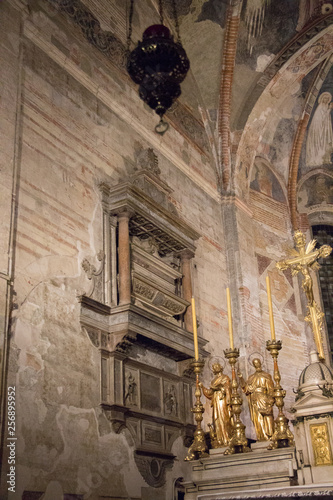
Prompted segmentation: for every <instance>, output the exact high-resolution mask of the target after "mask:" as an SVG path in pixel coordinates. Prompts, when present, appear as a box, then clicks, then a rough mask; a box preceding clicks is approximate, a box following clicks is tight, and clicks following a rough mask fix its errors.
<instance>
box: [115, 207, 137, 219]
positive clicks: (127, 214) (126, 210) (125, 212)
mask: <svg viewBox="0 0 333 500" xmlns="http://www.w3.org/2000/svg"><path fill="white" fill-rule="evenodd" d="M134 214H135V211H134V210H133V209H132V208H130V207H122V208H120V209H119V210H117V212H114V215H116V216H117V217H118V220H120V219H128V220H129V219H130V218H131V217H132V216H133V215H134Z"/></svg>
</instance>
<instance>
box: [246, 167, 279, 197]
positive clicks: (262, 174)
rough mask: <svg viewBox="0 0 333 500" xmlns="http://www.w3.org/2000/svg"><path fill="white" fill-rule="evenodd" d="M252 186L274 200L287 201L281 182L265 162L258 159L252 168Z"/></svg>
mask: <svg viewBox="0 0 333 500" xmlns="http://www.w3.org/2000/svg"><path fill="white" fill-rule="evenodd" d="M250 188H251V189H253V190H254V191H257V192H258V193H262V194H265V195H266V196H269V197H270V198H273V200H276V201H279V202H281V203H286V197H285V195H284V192H283V190H282V187H281V184H280V183H279V181H278V179H277V178H276V177H275V175H274V174H273V172H272V171H271V170H270V169H269V168H268V167H267V166H266V165H265V163H264V162H262V161H260V160H257V161H255V164H254V166H253V169H252V175H251V182H250Z"/></svg>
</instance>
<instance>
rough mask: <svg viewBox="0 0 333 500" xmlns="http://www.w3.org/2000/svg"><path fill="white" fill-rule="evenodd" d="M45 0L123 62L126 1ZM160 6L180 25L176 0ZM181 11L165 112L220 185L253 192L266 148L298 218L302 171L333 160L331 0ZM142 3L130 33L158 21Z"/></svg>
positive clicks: (196, 5) (211, 5)
mask: <svg viewBox="0 0 333 500" xmlns="http://www.w3.org/2000/svg"><path fill="white" fill-rule="evenodd" d="M48 1H49V2H50V3H52V4H53V5H55V6H57V8H59V9H60V10H61V11H62V12H64V14H66V15H67V16H69V17H70V18H71V19H72V20H73V21H74V22H75V23H76V24H77V25H78V26H79V27H80V29H81V30H82V32H83V34H84V36H85V37H86V38H87V39H88V40H89V41H90V43H92V44H93V45H94V46H95V47H96V48H98V49H99V50H100V51H102V52H103V53H105V55H106V56H107V57H108V58H110V60H111V61H112V63H113V64H115V65H116V66H117V67H118V68H119V69H120V70H121V71H122V72H124V71H125V64H126V25H127V26H128V19H127V18H128V13H129V5H130V3H129V2H127V3H126V2H125V3H124V5H123V6H120V5H119V4H117V3H114V4H113V3H111V4H110V3H108V2H105V1H104V0H100V1H98V2H95V1H94V2H93V1H92V0H82V1H80V0H74V1H72V2H68V1H67V0H48ZM164 7H165V9H164V10H165V12H164V24H165V25H166V26H167V27H168V28H169V29H170V30H171V33H173V34H175V26H174V25H173V21H172V17H173V5H172V2H170V1H165V6H164ZM137 8H138V12H141V10H142V8H143V6H142V5H141V3H140V0H137ZM177 11H178V20H179V28H180V30H181V33H182V44H183V46H184V49H185V51H186V53H187V55H188V58H189V60H190V62H191V69H190V71H189V74H188V76H187V78H186V79H185V81H184V82H183V84H182V86H183V91H182V95H181V96H180V97H179V99H178V100H177V102H176V105H174V106H172V108H171V109H170V110H169V111H168V112H167V114H166V118H167V121H168V122H169V123H170V124H172V126H174V127H175V128H177V129H178V130H179V131H180V132H181V133H184V134H185V135H186V137H187V138H188V139H189V140H191V141H193V144H195V146H196V147H197V148H199V150H200V153H201V154H202V158H205V159H204V160H203V161H205V162H207V161H208V163H209V164H210V165H211V168H212V171H213V173H214V175H215V177H216V186H217V189H218V190H219V191H220V193H221V194H222V195H226V194H228V193H232V192H234V191H235V193H236V195H237V196H239V197H240V198H243V199H246V198H247V196H248V194H247V193H248V192H249V188H250V184H251V183H253V175H254V174H253V173H252V174H251V171H252V168H254V158H255V155H256V154H260V155H261V157H263V158H264V159H265V161H266V162H268V164H269V169H270V170H271V171H272V173H273V175H275V176H276V177H277V178H278V179H283V180H284V183H285V184H284V188H285V190H286V192H287V191H288V201H289V205H290V209H291V220H292V224H293V226H294V227H296V226H297V225H298V208H297V196H296V192H297V185H298V182H299V180H300V178H301V176H302V175H303V174H304V173H306V174H307V173H308V172H309V170H311V169H315V168H317V169H318V168H324V169H326V170H327V169H330V168H331V167H332V148H331V143H332V137H333V132H332V112H331V109H332V96H333V77H332V71H331V66H332V62H331V60H330V56H331V53H332V51H333V40H332V38H333V33H332V20H333V5H332V1H323V0H313V1H309V0H299V1H295V2H289V0H281V2H278V3H276V2H271V0H247V1H241V0H234V1H233V2H228V1H227V0H225V1H223V2H221V4H219V5H217V3H216V2H215V1H214V0H180V1H178V2H177ZM145 12H146V14H147V16H149V17H147V16H142V15H141V14H140V13H138V14H137V15H135V16H134V17H133V41H135V40H136V39H139V38H140V36H141V33H142V32H143V31H144V29H145V28H146V27H147V24H149V23H151V24H157V23H158V22H159V3H158V2H154V1H148V2H145ZM113 19H117V22H114V21H113ZM121 27H123V28H125V32H124V33H123V31H124V30H122V29H121ZM212 43H213V44H214V50H212ZM330 96H331V97H330ZM268 100H271V102H270V105H269V106H268V105H267V103H268ZM272 106H274V107H275V109H278V113H271V112H270V110H271V109H272ZM184 158H185V161H186V153H185V152H184ZM252 185H253V184H252Z"/></svg>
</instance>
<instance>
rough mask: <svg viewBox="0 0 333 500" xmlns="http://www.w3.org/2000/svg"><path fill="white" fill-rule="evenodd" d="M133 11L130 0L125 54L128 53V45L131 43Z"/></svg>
mask: <svg viewBox="0 0 333 500" xmlns="http://www.w3.org/2000/svg"><path fill="white" fill-rule="evenodd" d="M133 9H134V0H130V10H129V16H128V35H127V52H129V51H130V45H131V42H132V20H133Z"/></svg>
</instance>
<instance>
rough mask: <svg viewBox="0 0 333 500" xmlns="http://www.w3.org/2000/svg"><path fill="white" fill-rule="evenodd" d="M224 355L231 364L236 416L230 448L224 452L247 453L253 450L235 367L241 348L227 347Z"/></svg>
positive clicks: (232, 404)
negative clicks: (243, 420)
mask: <svg viewBox="0 0 333 500" xmlns="http://www.w3.org/2000/svg"><path fill="white" fill-rule="evenodd" d="M224 355H225V357H226V358H227V359H228V361H229V363H230V366H231V373H232V382H231V387H232V392H231V409H232V415H233V417H234V432H233V435H232V437H231V439H230V443H229V448H228V449H227V450H226V451H225V452H224V454H225V455H233V454H234V453H245V452H248V451H251V449H250V448H249V447H248V442H247V438H246V436H245V425H244V424H243V422H242V421H241V419H240V414H241V412H242V404H243V399H242V397H241V396H240V395H239V393H238V381H237V377H236V369H235V365H236V362H237V359H238V358H239V349H237V348H233V349H226V350H225V351H224Z"/></svg>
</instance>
